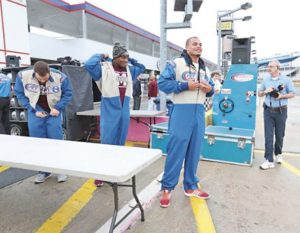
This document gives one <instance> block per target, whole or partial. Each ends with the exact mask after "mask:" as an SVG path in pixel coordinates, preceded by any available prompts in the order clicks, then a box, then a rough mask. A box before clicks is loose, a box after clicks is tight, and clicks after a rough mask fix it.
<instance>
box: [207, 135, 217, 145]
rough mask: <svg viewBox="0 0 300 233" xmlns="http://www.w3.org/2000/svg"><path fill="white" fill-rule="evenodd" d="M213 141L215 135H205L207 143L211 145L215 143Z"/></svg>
mask: <svg viewBox="0 0 300 233" xmlns="http://www.w3.org/2000/svg"><path fill="white" fill-rule="evenodd" d="M215 142H216V139H215V136H213V135H208V136H207V143H208V145H213V144H215Z"/></svg>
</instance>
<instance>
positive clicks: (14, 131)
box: [10, 124, 24, 136]
mask: <svg viewBox="0 0 300 233" xmlns="http://www.w3.org/2000/svg"><path fill="white" fill-rule="evenodd" d="M10 135H14V136H22V135H24V129H23V127H22V126H20V125H17V124H12V125H11V126H10Z"/></svg>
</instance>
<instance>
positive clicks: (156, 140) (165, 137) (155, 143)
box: [150, 122, 169, 155]
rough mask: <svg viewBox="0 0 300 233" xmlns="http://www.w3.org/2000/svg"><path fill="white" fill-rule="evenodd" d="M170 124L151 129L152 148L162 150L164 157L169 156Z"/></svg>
mask: <svg viewBox="0 0 300 233" xmlns="http://www.w3.org/2000/svg"><path fill="white" fill-rule="evenodd" d="M168 123H169V122H163V123H159V124H154V125H151V127H150V148H154V149H160V150H162V152H163V155H166V154H167V145H168V141H169V134H168Z"/></svg>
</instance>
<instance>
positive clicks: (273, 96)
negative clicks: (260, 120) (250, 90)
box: [258, 60, 295, 170]
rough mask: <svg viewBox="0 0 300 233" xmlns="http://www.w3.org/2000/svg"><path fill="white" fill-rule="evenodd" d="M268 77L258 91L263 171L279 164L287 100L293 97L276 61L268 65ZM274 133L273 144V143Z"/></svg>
mask: <svg viewBox="0 0 300 233" xmlns="http://www.w3.org/2000/svg"><path fill="white" fill-rule="evenodd" d="M267 69H268V72H269V74H270V76H268V77H266V78H265V79H264V80H263V82H262V83H261V85H260V87H259V89H258V96H259V97H263V96H265V101H264V104H263V106H264V131H265V159H266V161H265V162H264V163H263V164H261V165H260V168H261V169H263V170H266V169H270V168H274V167H275V164H274V158H273V150H274V154H275V161H276V162H277V163H278V164H281V163H282V161H283V159H282V146H283V138H284V133H285V124H286V119H287V105H288V99H289V98H293V97H295V88H294V85H293V82H292V80H291V79H290V78H288V77H286V76H284V75H281V74H280V63H279V62H278V61H277V60H273V61H270V62H269V64H268V67H267ZM274 132H275V144H274V143H273V141H274ZM273 148H274V149H273Z"/></svg>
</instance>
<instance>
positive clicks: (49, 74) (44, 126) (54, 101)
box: [14, 61, 72, 184]
mask: <svg viewBox="0 0 300 233" xmlns="http://www.w3.org/2000/svg"><path fill="white" fill-rule="evenodd" d="M14 91H15V93H16V96H17V98H18V101H19V102H20V103H21V104H22V106H23V107H25V108H27V113H28V129H29V136H30V137H38V138H51V139H61V140H62V139H63V129H62V111H63V110H64V108H65V107H66V105H67V104H68V103H69V102H70V101H71V99H72V88H71V83H70V81H69V79H68V77H67V76H66V75H65V74H63V73H62V72H60V71H58V70H56V69H50V68H49V66H48V64H47V63H45V62H43V61H38V62H36V63H35V64H34V66H33V68H29V69H25V70H22V71H20V72H19V73H18V75H17V77H16V84H15V87H14ZM38 149H39V150H40V151H39V150H37V151H36V152H33V153H41V154H43V151H42V148H38ZM50 176H51V173H49V172H39V174H37V176H36V177H35V181H34V182H35V183H36V184H39V183H43V182H44V181H45V180H46V179H47V178H49V177H50ZM66 180H67V176H66V175H63V174H60V175H58V176H57V181H58V182H59V183H60V182H64V181H66Z"/></svg>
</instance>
